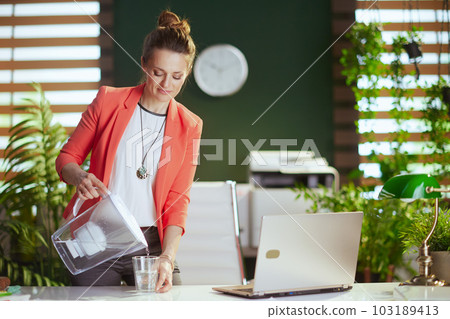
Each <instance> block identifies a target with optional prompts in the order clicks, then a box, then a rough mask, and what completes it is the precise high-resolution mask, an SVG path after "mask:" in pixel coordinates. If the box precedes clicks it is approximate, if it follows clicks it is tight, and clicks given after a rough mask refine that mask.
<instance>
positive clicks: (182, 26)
mask: <svg viewBox="0 0 450 319" xmlns="http://www.w3.org/2000/svg"><path fill="white" fill-rule="evenodd" d="M158 28H172V29H179V30H181V31H183V32H184V33H185V34H186V35H188V34H189V33H191V27H190V26H189V23H188V21H187V20H186V19H183V20H180V18H179V17H178V16H177V15H176V14H175V13H173V12H171V11H168V10H164V11H163V12H162V13H161V14H160V15H159V18H158Z"/></svg>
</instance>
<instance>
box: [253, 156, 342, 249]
mask: <svg viewBox="0 0 450 319" xmlns="http://www.w3.org/2000/svg"><path fill="white" fill-rule="evenodd" d="M249 169H250V172H249V182H250V185H251V192H250V201H249V202H250V203H249V204H250V205H249V214H250V218H249V219H250V220H249V224H250V225H249V228H250V243H249V244H250V247H256V246H257V245H258V242H259V233H260V226H261V217H262V216H265V215H278V214H298V213H305V212H306V210H307V209H308V208H309V206H310V205H311V203H308V201H305V200H304V199H303V198H299V199H296V196H297V193H295V192H294V191H293V190H292V189H291V188H292V187H294V186H295V184H296V183H297V184H303V185H305V186H306V187H308V188H312V189H317V190H318V185H319V184H321V185H324V186H326V187H328V188H334V189H335V190H338V188H339V173H338V171H337V170H336V169H335V168H333V167H331V166H329V165H328V162H327V161H326V159H324V158H323V157H315V156H314V153H313V152H311V151H252V152H251V153H250V165H249Z"/></svg>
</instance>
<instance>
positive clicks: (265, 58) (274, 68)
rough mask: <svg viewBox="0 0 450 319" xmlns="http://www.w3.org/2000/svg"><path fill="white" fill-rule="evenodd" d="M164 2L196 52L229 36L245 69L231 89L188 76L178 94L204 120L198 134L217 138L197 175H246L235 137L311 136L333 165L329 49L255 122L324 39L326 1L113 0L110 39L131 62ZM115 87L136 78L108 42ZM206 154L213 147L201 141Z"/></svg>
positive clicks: (242, 153) (134, 68)
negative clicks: (208, 89) (218, 147)
mask: <svg viewBox="0 0 450 319" xmlns="http://www.w3.org/2000/svg"><path fill="white" fill-rule="evenodd" d="M166 8H170V9H171V10H172V11H174V12H175V13H177V14H178V15H181V16H184V17H187V18H189V20H190V22H191V28H192V36H193V38H194V41H195V42H196V44H197V47H198V50H199V52H201V50H203V49H204V48H206V47H207V46H209V45H213V44H218V43H229V44H232V45H234V46H236V47H238V48H239V49H240V50H241V51H242V52H243V53H244V54H245V56H246V58H247V62H248V65H249V76H248V79H247V82H246V84H245V85H244V87H243V88H242V89H241V90H240V91H239V92H238V93H236V94H235V95H233V96H230V97H225V98H213V97H210V96H207V95H206V94H204V93H203V92H202V91H201V90H200V89H199V88H198V87H197V85H196V84H195V80H194V77H193V76H191V77H190V78H189V82H188V83H187V85H186V87H185V89H184V91H183V92H182V94H181V95H180V96H178V97H177V100H178V101H180V102H181V103H183V104H184V105H185V106H187V107H188V108H190V109H191V110H192V111H193V112H194V113H196V114H198V115H199V116H200V117H201V118H202V119H203V121H204V129H203V135H202V138H205V139H207V138H209V139H224V143H223V144H224V159H223V160H222V161H206V160H205V158H204V156H203V155H201V158H200V165H199V167H198V170H197V177H198V178H199V179H200V180H203V181H208V180H226V179H232V180H236V181H238V182H246V181H248V167H247V166H244V165H240V163H241V162H242V161H243V160H244V159H245V157H246V156H247V155H248V150H247V148H246V147H245V146H244V144H243V143H242V142H241V139H249V140H250V142H251V143H252V144H253V145H254V144H256V142H257V141H258V139H267V141H266V142H265V143H264V145H263V147H262V148H261V149H267V150H269V149H278V147H274V146H270V144H269V140H270V139H284V138H286V139H296V140H297V147H290V148H289V149H292V150H295V149H300V148H301V147H302V145H303V143H304V141H305V139H314V142H315V144H316V146H317V147H318V150H319V152H320V154H321V155H322V156H324V157H326V158H327V160H328V162H329V163H331V164H332V158H333V122H332V80H331V52H327V53H326V54H325V55H324V56H323V57H322V58H321V59H320V60H319V61H317V63H316V64H315V65H314V66H313V67H311V69H310V70H309V71H308V72H307V73H306V74H305V75H304V76H303V77H302V78H301V79H299V80H298V81H297V82H296V83H295V84H294V85H293V86H292V88H291V89H290V90H289V91H288V92H287V93H286V94H285V95H284V96H283V97H282V98H281V99H280V100H279V101H278V102H277V103H276V104H275V105H274V106H273V107H272V108H271V109H270V110H269V111H268V112H267V113H266V114H265V115H264V116H263V117H261V119H260V120H259V121H258V122H257V123H256V124H255V125H252V123H253V122H254V121H255V120H256V119H257V118H258V117H259V116H260V115H261V113H262V112H264V111H265V110H266V109H267V108H268V107H269V105H271V104H272V103H273V102H274V101H275V100H276V99H277V98H278V97H279V96H280V95H281V94H282V93H283V92H284V91H285V90H286V89H287V88H288V87H289V86H290V85H291V84H292V83H293V82H294V81H295V80H296V79H297V78H298V77H299V76H300V75H301V74H302V73H303V72H304V71H305V70H306V69H307V68H308V67H309V66H310V65H311V64H312V63H313V62H314V61H315V60H316V59H317V58H318V57H319V56H320V55H321V54H322V53H323V52H324V51H325V50H326V49H327V48H328V46H329V45H330V44H331V42H332V39H331V25H330V21H331V13H330V10H331V9H330V1H328V0H318V1H308V0H278V1H243V0H240V1H236V0H227V1H205V0H203V1H186V0H184V1H182V0H177V1H149V0H132V1H130V0H127V1H125V0H115V1H114V15H115V16H114V38H115V40H116V41H117V42H118V43H120V45H121V46H122V47H123V48H124V49H125V50H126V51H128V52H129V53H130V54H131V55H132V56H133V57H134V58H135V59H136V60H137V61H139V59H140V53H141V46H142V41H143V39H144V37H145V35H146V34H147V33H148V32H149V31H151V30H152V29H153V28H154V27H155V24H156V20H157V17H158V15H159V13H160V12H161V11H162V10H163V9H166ZM114 78H115V85H116V86H131V85H135V84H136V83H137V82H138V81H139V79H140V70H139V68H138V66H137V65H136V64H135V63H134V62H133V61H132V60H131V59H130V57H128V56H127V55H126V54H125V53H124V52H123V51H122V50H121V49H120V48H119V47H118V46H115V49H114ZM229 139H236V140H237V141H236V150H237V160H236V163H237V165H229V162H228V140H229ZM201 152H202V153H204V154H211V153H214V152H215V148H214V147H211V146H203V147H202V148H201Z"/></svg>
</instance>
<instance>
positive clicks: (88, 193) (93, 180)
mask: <svg viewBox="0 0 450 319" xmlns="http://www.w3.org/2000/svg"><path fill="white" fill-rule="evenodd" d="M78 179H79V182H78V183H77V184H76V187H77V195H78V197H79V198H81V199H83V200H88V199H93V198H97V197H99V196H100V195H106V194H107V193H108V189H107V188H106V186H105V185H104V184H103V183H102V182H101V181H100V180H99V179H98V178H97V177H95V175H94V174H92V173H87V172H85V171H83V174H80V176H79V178H78Z"/></svg>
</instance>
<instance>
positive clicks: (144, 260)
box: [132, 256, 159, 292]
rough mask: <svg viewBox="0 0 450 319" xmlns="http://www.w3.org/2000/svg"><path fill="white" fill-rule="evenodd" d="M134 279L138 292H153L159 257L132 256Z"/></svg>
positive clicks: (156, 278)
mask: <svg viewBox="0 0 450 319" xmlns="http://www.w3.org/2000/svg"><path fill="white" fill-rule="evenodd" d="M132 260H133V269H134V280H135V283H136V290H137V291H138V292H154V291H155V286H156V282H157V281H158V267H159V257H156V256H135V257H133V259H132Z"/></svg>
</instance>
